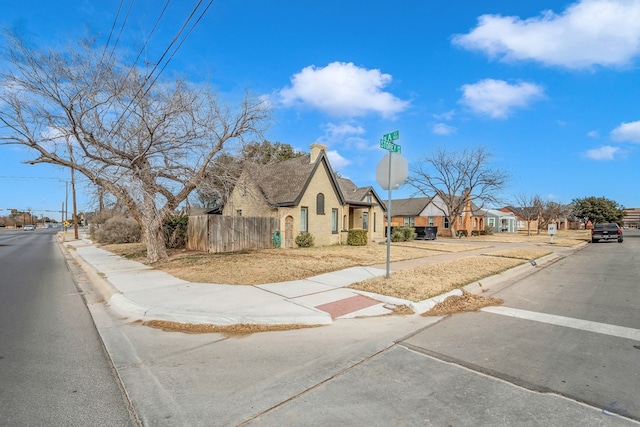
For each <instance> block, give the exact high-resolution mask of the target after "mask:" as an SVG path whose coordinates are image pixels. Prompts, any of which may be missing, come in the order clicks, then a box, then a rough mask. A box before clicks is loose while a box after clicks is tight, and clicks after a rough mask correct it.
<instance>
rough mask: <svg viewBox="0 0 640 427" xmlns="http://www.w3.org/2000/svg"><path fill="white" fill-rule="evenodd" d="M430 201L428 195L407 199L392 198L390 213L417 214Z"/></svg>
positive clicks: (400, 214) (398, 214)
mask: <svg viewBox="0 0 640 427" xmlns="http://www.w3.org/2000/svg"><path fill="white" fill-rule="evenodd" d="M430 201H431V198H430V197H411V198H409V199H392V200H391V214H392V215H393V216H396V215H397V216H418V215H420V212H422V211H423V210H424V208H425V207H426V206H427V205H428V204H429V202H430Z"/></svg>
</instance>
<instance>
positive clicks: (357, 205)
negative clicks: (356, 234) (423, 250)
mask: <svg viewBox="0 0 640 427" xmlns="http://www.w3.org/2000/svg"><path fill="white" fill-rule="evenodd" d="M326 150H327V147H326V146H324V145H321V144H312V145H311V153H310V154H308V155H305V156H302V157H298V158H295V159H291V160H287V161H284V162H280V163H276V164H270V165H257V164H252V165H247V166H246V167H245V169H244V171H243V172H242V174H241V176H240V179H239V180H238V182H237V184H236V186H235V187H234V189H233V192H232V193H231V196H230V197H229V199H228V201H227V203H226V204H225V206H224V209H223V211H222V214H223V215H243V216H251V217H276V218H279V219H280V224H281V225H280V227H281V230H280V232H281V235H282V243H283V246H284V247H294V246H295V237H296V236H298V235H299V234H300V233H301V232H308V233H310V234H311V235H313V237H314V239H315V244H316V245H318V246H325V245H333V244H345V243H346V240H347V232H348V230H350V229H354V228H360V229H365V230H368V236H369V240H370V241H371V240H374V239H383V238H384V227H383V224H384V223H383V221H384V213H385V207H384V204H383V203H382V202H381V200H380V197H378V195H377V194H376V192H375V190H374V189H373V188H372V187H370V186H369V187H358V186H357V185H356V184H354V183H353V182H352V181H351V180H349V179H345V178H339V177H338V176H337V175H336V174H335V173H334V172H333V170H332V168H331V164H330V163H329V159H328V157H327V151H326Z"/></svg>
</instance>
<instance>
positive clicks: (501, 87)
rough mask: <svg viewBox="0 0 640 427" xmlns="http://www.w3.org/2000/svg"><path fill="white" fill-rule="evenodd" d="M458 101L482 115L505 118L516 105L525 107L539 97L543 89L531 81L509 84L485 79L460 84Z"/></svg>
mask: <svg viewBox="0 0 640 427" xmlns="http://www.w3.org/2000/svg"><path fill="white" fill-rule="evenodd" d="M462 91H463V95H462V99H461V100H460V102H461V103H462V104H464V105H466V106H468V107H469V108H471V110H473V111H474V112H476V113H478V114H482V115H487V116H489V117H492V118H496V119H503V118H506V117H507V116H508V115H509V114H510V113H511V110H513V109H514V108H516V107H520V108H522V107H526V106H527V105H528V104H529V103H531V102H533V101H534V100H536V99H538V98H541V97H542V96H543V94H544V90H543V89H542V87H541V86H538V85H536V84H533V83H525V82H521V83H517V84H513V85H512V84H509V83H507V82H505V81H504V80H494V79H485V80H481V81H479V82H478V83H474V84H467V85H463V86H462Z"/></svg>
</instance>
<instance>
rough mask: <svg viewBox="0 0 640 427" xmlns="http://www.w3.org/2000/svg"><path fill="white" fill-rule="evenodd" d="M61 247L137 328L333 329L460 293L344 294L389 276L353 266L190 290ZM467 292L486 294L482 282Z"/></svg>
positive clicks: (407, 264) (89, 246)
mask: <svg viewBox="0 0 640 427" xmlns="http://www.w3.org/2000/svg"><path fill="white" fill-rule="evenodd" d="M63 245H64V246H66V247H67V248H69V249H71V250H69V253H70V254H71V255H72V256H74V258H75V259H76V260H77V261H78V262H79V263H80V264H81V265H82V266H83V268H84V270H85V271H86V272H87V274H89V276H90V277H91V279H92V282H93V283H94V284H95V285H97V287H98V288H99V291H100V293H101V294H102V295H103V297H104V299H105V301H106V303H107V305H108V306H109V307H110V308H111V309H112V310H114V311H115V312H116V313H117V314H118V315H120V316H123V317H126V318H128V319H130V320H132V321H135V320H141V321H149V320H166V321H172V322H178V323H194V324H212V325H234V324H271V325H283V324H299V325H327V324H331V323H332V322H333V320H334V319H340V318H349V317H365V316H379V315H385V314H390V313H392V311H393V305H407V306H409V307H411V308H412V309H413V311H414V312H416V313H423V312H425V311H428V310H429V309H431V307H433V306H434V305H435V304H436V303H437V302H440V301H442V300H444V299H445V298H446V297H448V296H449V295H454V294H461V293H462V291H461V290H459V289H456V290H454V291H452V292H449V293H447V294H444V295H440V296H438V297H435V298H431V299H429V300H425V301H420V302H417V303H416V302H413V301H408V300H401V299H398V298H393V297H388V296H384V295H379V294H371V293H368V292H362V291H356V290H352V289H348V288H346V286H348V285H350V284H352V283H355V282H359V281H362V280H366V279H369V278H372V277H376V276H383V275H385V273H386V266H385V265H381V266H371V267H352V268H347V269H344V270H340V271H336V272H332V273H326V274H321V275H318V276H314V277H310V278H307V279H304V280H295V281H291V282H284V283H269V284H264V285H257V286H243V285H224V284H210V283H191V282H187V281H184V280H181V279H178V278H176V277H173V276H171V275H169V274H167V273H165V272H162V271H160V270H155V269H153V268H150V267H148V266H145V265H144V264H142V263H139V262H135V261H130V260H126V259H124V258H122V257H120V256H118V255H115V254H113V253H111V252H108V251H105V250H103V249H99V248H97V247H96V246H95V245H93V243H92V242H91V241H90V240H87V239H81V240H72V241H65V242H63ZM492 245H493V244H492ZM485 246H486V244H485ZM563 249H564V251H560V252H564V254H563V253H561V254H555V253H554V254H552V255H548V256H547V257H544V258H543V259H541V260H538V261H537V265H538V266H540V265H542V264H544V263H548V262H551V261H553V260H555V259H558V257H559V256H563V255H566V254H568V253H569V252H571V253H572V252H575V250H576V249H573V248H571V249H568V248H563ZM495 250H496V247H495V245H493V246H492V247H491V248H487V247H484V248H480V249H477V250H473V251H466V252H459V253H443V254H442V255H438V256H431V257H428V258H420V259H415V260H409V261H402V262H398V263H391V265H390V270H391V271H398V270H403V269H407V268H413V267H417V266H420V265H426V264H432V263H438V262H443V261H448V260H451V259H459V258H463V257H467V256H471V255H479V254H482V253H486V252H491V251H495ZM535 268H536V267H534V266H532V265H531V264H525V265H522V266H519V267H516V268H514V269H511V270H509V271H508V272H504V273H501V274H499V275H496V276H493V277H491V278H486V279H483V280H482V283H483V288H484V289H486V288H487V287H488V286H492V285H495V284H497V283H500V282H505V281H508V280H509V279H513V278H514V277H516V276H518V275H521V274H526V273H527V272H532V271H533V269H535ZM465 288H466V289H468V290H470V291H471V292H474V291H476V292H480V288H479V287H478V284H477V283H476V284H470V285H468V286H467V287H465Z"/></svg>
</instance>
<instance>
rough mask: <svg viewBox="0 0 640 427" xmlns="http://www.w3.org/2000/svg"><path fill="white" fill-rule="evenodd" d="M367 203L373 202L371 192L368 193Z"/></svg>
mask: <svg viewBox="0 0 640 427" xmlns="http://www.w3.org/2000/svg"><path fill="white" fill-rule="evenodd" d="M367 203H371V194H367Z"/></svg>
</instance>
